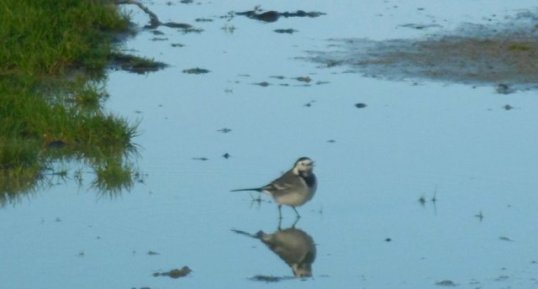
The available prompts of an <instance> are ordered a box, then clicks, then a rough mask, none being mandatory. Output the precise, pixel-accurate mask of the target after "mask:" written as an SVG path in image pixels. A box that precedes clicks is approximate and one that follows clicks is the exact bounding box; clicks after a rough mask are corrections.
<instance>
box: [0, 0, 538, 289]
mask: <svg viewBox="0 0 538 289" xmlns="http://www.w3.org/2000/svg"><path fill="white" fill-rule="evenodd" d="M257 4H259V3H255V2H248V1H233V2H229V3H220V2H194V3H192V4H181V3H180V2H179V1H176V2H171V4H167V2H166V1H154V2H153V3H151V4H148V7H150V8H151V9H152V10H153V11H154V12H155V13H156V14H157V15H159V17H160V19H161V20H162V21H175V22H185V23H189V24H191V25H193V26H195V27H197V28H201V29H203V31H202V32H200V33H184V32H182V31H181V30H180V29H173V28H167V27H160V28H158V30H159V31H161V32H163V33H164V34H163V35H155V34H154V33H152V31H151V30H143V31H141V32H140V33H139V34H138V35H137V36H136V37H135V38H133V39H130V40H129V41H128V42H127V43H126V44H125V49H126V50H134V51H135V52H136V54H139V55H142V56H147V57H153V58H155V59H156V60H158V61H162V62H165V63H168V64H169V65H170V67H169V68H167V69H165V70H162V71H159V72H156V73H151V74H147V75H138V74H131V73H127V72H122V71H114V72H111V73H110V76H109V80H108V84H107V85H108V91H109V93H110V95H111V97H110V99H109V101H108V102H107V103H106V104H105V106H106V107H107V108H108V109H109V110H110V111H112V112H114V113H117V114H120V115H123V116H125V117H127V118H129V119H131V120H133V121H135V120H138V121H140V131H141V135H140V136H139V137H138V138H137V139H136V140H135V142H136V143H138V144H139V145H140V147H141V148H140V157H139V159H138V166H139V167H140V170H141V171H142V173H143V176H144V177H143V178H142V181H141V182H140V183H137V184H136V185H135V186H134V187H133V188H132V190H130V191H129V192H124V193H123V194H120V195H115V197H113V198H111V197H108V196H106V195H102V194H97V193H96V191H95V190H94V189H92V188H91V186H84V185H83V186H82V187H79V186H78V185H77V183H76V182H75V181H74V180H73V181H72V182H67V184H63V185H58V186H53V187H52V188H49V189H46V190H42V191H39V190H38V191H36V192H34V193H32V194H29V195H28V197H27V198H25V199H21V200H18V201H17V202H16V203H13V204H9V205H7V206H5V207H3V208H2V209H1V210H0V220H1V221H0V229H1V230H2V231H3V232H4V234H3V237H2V238H0V260H1V261H0V272H2V283H3V284H4V285H3V286H5V287H6V288H43V287H46V288H92V289H94V288H143V287H149V288H177V287H185V288H210V287H222V286H225V287H230V288H232V287H235V288H257V287H260V288H265V287H267V286H274V287H280V288H289V287H291V286H294V287H298V288H328V287H334V288H339V287H350V286H353V287H360V288H432V287H444V286H454V285H455V286H458V287H459V288H533V287H535V286H536V285H537V283H538V281H537V279H536V277H535V276H537V273H538V272H537V271H538V264H537V262H538V255H537V253H536V239H537V238H538V230H537V229H536V226H535V225H534V223H535V222H534V220H535V219H536V218H537V217H538V213H537V210H536V204H537V203H538V195H537V194H536V192H535V189H536V187H537V186H538V181H537V180H536V177H535V173H536V172H537V171H538V170H537V169H538V168H537V165H536V162H535V161H534V160H536V159H538V151H537V150H536V146H537V144H538V135H537V134H536V133H535V132H536V128H535V123H536V118H537V117H536V115H538V114H537V110H538V104H537V102H536V99H535V98H536V91H532V90H529V91H524V92H521V91H516V92H514V93H511V94H509V95H504V94H499V93H497V91H496V87H495V86H488V85H483V86H478V87H475V86H473V85H466V84H454V83H449V82H443V81H429V80H427V79H419V80H416V79H413V80H409V81H406V80H403V81H394V82H393V81H389V80H383V79H378V78H368V77H365V76H363V75H362V74H360V73H353V71H349V67H345V66H337V67H332V68H327V67H322V66H320V65H319V63H315V62H310V61H307V60H306V59H305V58H306V57H307V56H308V55H309V54H308V53H309V51H329V50H330V49H331V48H330V47H331V46H330V45H331V41H329V39H335V38H338V39H357V38H364V39H371V40H376V41H382V40H390V39H413V38H416V39H421V37H424V36H425V35H428V34H429V33H439V32H442V31H452V30H453V29H456V28H457V27H458V26H459V25H461V24H462V23H464V22H470V23H479V24H484V23H488V22H489V21H490V20H488V19H490V18H492V17H493V18H495V19H499V20H498V22H500V21H502V19H503V17H504V16H505V15H514V14H515V13H517V12H519V11H525V10H526V9H532V8H533V7H532V5H533V3H531V2H530V1H518V3H517V4H514V3H508V2H507V1H473V2H468V1H452V2H450V3H445V2H442V1H435V2H431V1H384V2H379V3H372V1H338V2H337V3H332V2H331V3H328V2H327V3H325V2H323V1H299V2H294V3H290V2H289V1H275V2H274V3H271V6H269V4H267V6H265V5H264V6H262V7H261V8H262V9H265V10H275V11H280V12H285V11H290V12H293V11H297V10H304V11H318V12H322V13H325V14H326V15H321V16H319V17H315V18H307V17H288V18H282V17H281V18H279V19H278V21H275V22H271V23H266V22H262V21H256V20H253V19H249V18H247V17H244V16H235V17H233V18H230V17H221V16H227V15H229V14H228V12H229V11H236V12H241V11H247V10H252V9H253V8H254V7H255V6H256V5H257ZM129 9H132V14H133V21H134V22H136V23H137V24H138V25H139V26H140V27H142V26H144V25H145V24H147V21H148V19H147V17H146V16H145V15H144V14H143V13H141V12H139V11H138V10H136V8H135V7H130V8H129ZM197 18H204V19H210V20H211V21H196V19H197ZM494 22H495V23H497V20H495V21H494ZM407 24H420V25H426V26H427V27H428V28H427V29H415V28H413V27H416V26H413V25H407ZM275 29H294V30H296V32H294V33H292V34H287V33H276V32H274V30H275ZM156 37H157V39H155V38H156ZM172 44H181V45H182V46H181V45H174V46H173V45H172ZM192 68H202V69H207V70H209V72H208V73H203V74H189V73H184V72H183V71H184V70H187V69H192ZM307 79H310V81H307ZM260 84H262V85H260ZM357 103H362V104H366V106H365V107H362V108H358V107H357V106H356V104H357ZM506 105H509V106H510V107H511V109H506ZM223 129H224V130H223ZM228 130H229V131H228ZM224 154H228V155H229V158H225V157H223V155H224ZM305 155H306V156H309V157H311V158H313V159H314V160H315V161H316V164H317V166H316V174H317V176H318V180H319V187H318V192H317V194H316V196H315V197H314V199H313V200H312V201H310V202H309V203H307V204H305V205H304V206H303V207H300V208H299V211H300V212H301V215H302V216H303V217H302V218H301V220H300V221H299V222H298V223H297V224H296V228H297V229H300V230H301V231H304V232H305V233H306V234H308V235H309V236H310V237H311V238H312V239H313V240H314V242H315V244H316V249H317V250H316V251H317V255H316V259H315V261H314V263H313V264H312V274H313V277H312V278H308V279H304V280H301V279H294V278H291V277H292V276H293V274H292V270H291V269H290V268H289V267H288V265H287V264H286V263H285V262H283V261H282V260H281V259H280V258H279V257H278V256H277V255H276V254H274V253H273V252H271V251H270V250H269V249H268V248H267V247H266V246H265V245H264V244H262V243H261V242H260V241H259V240H257V239H254V238H250V237H248V236H245V235H241V234H236V233H234V232H233V231H232V229H235V230H240V231H243V232H247V233H249V234H255V233H256V232H258V231H260V230H261V231H263V232H265V233H275V232H277V231H278V219H277V215H278V212H277V209H276V206H275V205H274V204H273V203H270V202H266V201H263V202H261V203H252V199H251V196H250V195H249V194H248V193H231V192H229V191H230V190H231V189H235V188H241V187H249V186H256V185H263V184H265V183H266V182H268V181H270V180H272V179H273V178H275V177H277V176H278V175H279V174H280V173H282V172H283V171H285V170H287V169H289V167H290V166H291V165H292V164H293V162H294V161H295V159H297V158H298V157H300V156H305ZM265 200H268V199H267V198H266V199H265ZM420 200H423V201H422V202H421V201H420ZM293 223H294V213H293V211H292V210H291V209H289V208H285V209H284V220H283V222H282V224H281V228H282V229H286V228H289V227H290V226H291V225H292V224H293ZM183 266H188V267H189V268H191V269H192V272H191V273H190V274H188V275H187V276H185V277H182V278H178V279H173V278H169V277H167V276H158V277H154V276H153V274H154V273H160V272H166V271H169V270H171V269H181V268H182V267H183ZM256 276H258V277H260V276H262V277H263V276H265V277H277V278H276V279H277V280H278V282H270V284H266V283H267V282H266V281H267V279H263V278H261V279H260V278H254V280H253V277H256ZM269 280H273V279H270V278H269Z"/></svg>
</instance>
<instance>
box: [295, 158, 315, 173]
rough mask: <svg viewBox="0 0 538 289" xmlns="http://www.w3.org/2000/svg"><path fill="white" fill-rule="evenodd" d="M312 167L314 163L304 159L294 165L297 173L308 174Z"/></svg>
mask: <svg viewBox="0 0 538 289" xmlns="http://www.w3.org/2000/svg"><path fill="white" fill-rule="evenodd" d="M313 167H314V162H313V161H312V160H311V159H304V160H301V161H299V162H297V164H296V165H295V169H296V171H297V172H310V171H312V169H313Z"/></svg>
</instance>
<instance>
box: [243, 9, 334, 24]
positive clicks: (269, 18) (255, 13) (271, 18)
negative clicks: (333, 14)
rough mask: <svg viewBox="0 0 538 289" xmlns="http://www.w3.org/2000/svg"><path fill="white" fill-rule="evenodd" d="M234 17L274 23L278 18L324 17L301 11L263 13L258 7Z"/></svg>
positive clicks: (312, 12) (320, 14)
mask: <svg viewBox="0 0 538 289" xmlns="http://www.w3.org/2000/svg"><path fill="white" fill-rule="evenodd" d="M233 14H234V15H239V16H246V17H248V18H250V19H254V20H259V21H263V22H276V21H277V20H278V19H280V17H284V18H288V17H309V18H314V17H319V16H322V15H325V13H323V12H317V11H310V12H306V11H303V10H297V11H294V12H287V11H286V12H279V11H274V10H268V11H264V10H262V9H261V8H260V7H255V8H254V9H253V10H248V11H243V12H234V13H233Z"/></svg>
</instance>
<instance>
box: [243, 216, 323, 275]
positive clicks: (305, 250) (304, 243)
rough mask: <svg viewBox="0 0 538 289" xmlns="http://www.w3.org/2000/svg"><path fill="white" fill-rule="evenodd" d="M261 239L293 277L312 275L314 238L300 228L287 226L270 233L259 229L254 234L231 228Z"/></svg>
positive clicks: (314, 254)
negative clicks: (291, 272) (289, 269)
mask: <svg viewBox="0 0 538 289" xmlns="http://www.w3.org/2000/svg"><path fill="white" fill-rule="evenodd" d="M232 231H234V232H236V233H238V234H242V235H247V236H250V237H252V238H256V239H259V240H260V241H262V242H263V243H264V244H265V245H267V247H269V249H271V251H273V252H274V253H275V254H277V255H278V256H279V257H280V258H281V259H282V260H283V261H284V262H286V264H288V266H290V268H291V270H292V271H293V275H294V276H295V277H310V276H312V263H314V260H315V259H316V246H315V244H314V239H312V237H310V236H309V235H308V234H307V233H305V232H304V231H302V230H300V229H296V228H293V227H292V228H288V229H285V230H278V231H276V232H274V233H272V234H267V233H264V232H263V231H259V232H258V233H256V234H255V235H252V234H249V233H246V232H243V231H239V230H232Z"/></svg>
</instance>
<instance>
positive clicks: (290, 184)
mask: <svg viewBox="0 0 538 289" xmlns="http://www.w3.org/2000/svg"><path fill="white" fill-rule="evenodd" d="M313 169H314V162H313V161H312V160H311V159H310V158H307V157H302V158H299V159H298V160H297V161H296V162H295V164H294V165H293V168H291V169H290V170H289V171H287V172H286V173H285V174H283V175H282V176H281V177H279V178H278V179H275V180H274V181H272V182H270V183H269V184H267V185H265V186H263V187H259V188H248V189H239V190H232V192H238V191H257V192H266V193H267V194H269V195H271V196H272V197H273V199H274V200H275V202H276V203H277V204H278V216H279V218H282V212H281V207H282V205H287V206H291V207H292V208H293V210H294V211H295V214H296V215H297V218H299V217H301V216H300V215H299V212H297V210H296V209H295V207H297V206H301V205H303V204H304V203H306V202H308V201H309V200H310V199H312V197H313V196H314V193H315V192H316V188H317V181H316V175H314V173H313Z"/></svg>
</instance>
